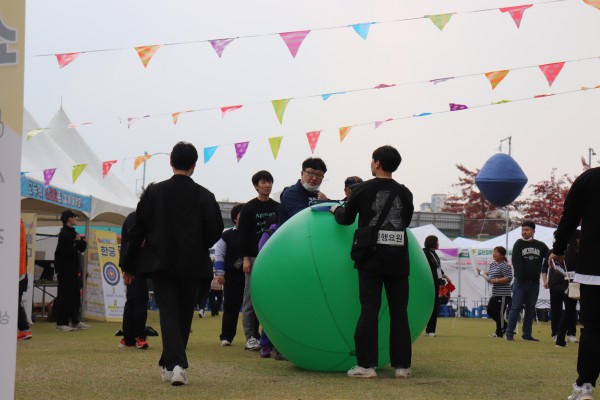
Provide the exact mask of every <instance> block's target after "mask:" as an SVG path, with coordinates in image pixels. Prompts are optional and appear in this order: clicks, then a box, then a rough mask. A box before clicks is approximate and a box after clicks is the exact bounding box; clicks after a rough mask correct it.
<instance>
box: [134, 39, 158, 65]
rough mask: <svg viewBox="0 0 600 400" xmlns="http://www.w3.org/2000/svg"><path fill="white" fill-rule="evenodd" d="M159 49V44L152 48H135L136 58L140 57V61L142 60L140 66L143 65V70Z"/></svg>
mask: <svg viewBox="0 0 600 400" xmlns="http://www.w3.org/2000/svg"><path fill="white" fill-rule="evenodd" d="M159 48H160V45H159V44H157V45H154V46H138V47H136V48H135V51H137V53H138V56H139V57H140V60H142V64H144V68H146V67H147V66H148V63H149V62H150V60H151V59H152V56H154V53H156V52H157V51H158V49H159Z"/></svg>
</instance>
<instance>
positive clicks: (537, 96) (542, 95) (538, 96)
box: [533, 93, 554, 99]
mask: <svg viewBox="0 0 600 400" xmlns="http://www.w3.org/2000/svg"><path fill="white" fill-rule="evenodd" d="M550 96H554V93H550V94H536V95H535V96H533V98H534V99H540V98H542V97H550Z"/></svg>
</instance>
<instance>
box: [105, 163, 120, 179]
mask: <svg viewBox="0 0 600 400" xmlns="http://www.w3.org/2000/svg"><path fill="white" fill-rule="evenodd" d="M116 163H117V160H111V161H103V162H102V177H103V178H104V177H105V176H106V175H108V172H109V171H110V169H111V168H112V166H113V165H115V164H116Z"/></svg>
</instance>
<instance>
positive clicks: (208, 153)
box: [204, 146, 219, 164]
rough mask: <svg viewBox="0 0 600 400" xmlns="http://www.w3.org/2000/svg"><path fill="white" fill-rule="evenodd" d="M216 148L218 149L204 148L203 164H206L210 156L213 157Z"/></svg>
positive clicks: (214, 147)
mask: <svg viewBox="0 0 600 400" xmlns="http://www.w3.org/2000/svg"><path fill="white" fill-rule="evenodd" d="M218 148H219V146H212V147H205V148H204V164H206V163H207V162H209V161H210V159H211V158H212V156H214V155H215V152H216V151H217V149H218Z"/></svg>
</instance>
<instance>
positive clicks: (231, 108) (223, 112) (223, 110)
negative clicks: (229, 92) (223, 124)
mask: <svg viewBox="0 0 600 400" xmlns="http://www.w3.org/2000/svg"><path fill="white" fill-rule="evenodd" d="M242 107H244V106H229V107H221V119H223V118H225V115H227V113H229V112H231V111H235V110H239V109H240V108H242Z"/></svg>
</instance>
